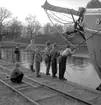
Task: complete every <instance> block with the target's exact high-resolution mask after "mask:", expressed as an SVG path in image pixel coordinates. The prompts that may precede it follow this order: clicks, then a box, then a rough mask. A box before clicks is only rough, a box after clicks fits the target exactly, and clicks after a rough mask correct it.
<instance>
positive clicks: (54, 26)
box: [44, 9, 73, 45]
mask: <svg viewBox="0 0 101 105" xmlns="http://www.w3.org/2000/svg"><path fill="white" fill-rule="evenodd" d="M44 10H45V9H44ZM45 12H46V14H47V16H48V18H49V20H50V22H51V23H52V24H53V26H54V28H55V29H56V30H57V32H58V33H59V34H60V35H61V36H62V37H63V38H64V39H65V41H67V42H68V43H69V44H70V45H73V44H72V43H71V42H70V41H68V40H67V39H66V38H65V37H64V36H63V35H62V33H61V32H60V31H59V30H58V29H57V28H56V27H55V25H54V23H53V21H52V20H51V18H50V16H49V15H48V12H47V11H46V10H45Z"/></svg>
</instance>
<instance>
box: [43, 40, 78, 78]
mask: <svg viewBox="0 0 101 105" xmlns="http://www.w3.org/2000/svg"><path fill="white" fill-rule="evenodd" d="M75 51H76V50H75V49H74V50H73V51H72V50H71V46H70V45H68V46H67V47H66V49H65V50H64V51H63V53H62V54H60V52H59V51H58V46H57V44H56V43H55V44H53V45H51V43H50V42H49V41H48V42H46V48H45V50H44V52H45V64H46V75H50V73H49V69H50V65H51V67H52V76H53V78H57V76H56V74H57V61H59V79H61V80H66V79H65V78H64V74H65V70H66V60H67V57H68V56H70V55H71V54H73V53H74V52H75Z"/></svg>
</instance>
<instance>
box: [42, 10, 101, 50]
mask: <svg viewBox="0 0 101 105" xmlns="http://www.w3.org/2000/svg"><path fill="white" fill-rule="evenodd" d="M44 10H45V9H44ZM45 12H46V14H47V16H48V18H49V20H50V21H51V23H52V24H53V26H54V28H55V29H56V30H57V32H58V33H59V34H60V35H61V36H62V37H63V38H64V39H65V40H66V41H67V42H68V43H69V44H70V45H73V44H72V43H71V42H70V41H68V40H67V39H66V38H65V37H64V36H63V35H62V33H61V32H60V31H59V30H58V29H57V28H56V27H55V25H54V23H53V22H52V20H51V18H50V16H49V15H48V12H47V11H46V10H45ZM100 31H101V29H99V30H97V31H96V32H94V33H93V34H92V35H91V36H90V37H88V38H87V39H86V40H84V41H83V42H81V43H80V44H78V45H77V46H76V47H75V49H77V48H78V47H79V46H80V45H81V44H83V43H85V42H86V41H87V40H89V39H90V38H92V37H93V36H95V35H96V34H97V33H99V32H100Z"/></svg>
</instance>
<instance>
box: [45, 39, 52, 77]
mask: <svg viewBox="0 0 101 105" xmlns="http://www.w3.org/2000/svg"><path fill="white" fill-rule="evenodd" d="M51 49H52V47H51V44H50V41H47V42H46V47H45V50H44V52H45V56H44V58H45V64H46V75H50V73H49V69H50V63H51V56H50V51H51Z"/></svg>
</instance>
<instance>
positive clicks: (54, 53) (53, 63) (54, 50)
mask: <svg viewBox="0 0 101 105" xmlns="http://www.w3.org/2000/svg"><path fill="white" fill-rule="evenodd" d="M57 48H58V46H57V44H56V43H55V44H53V46H52V50H51V52H50V56H51V66H52V76H53V78H57V76H56V74H57V58H58V56H59V55H60V53H59V52H58V49H57Z"/></svg>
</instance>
